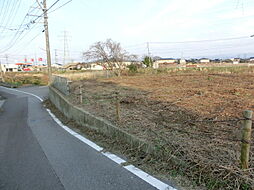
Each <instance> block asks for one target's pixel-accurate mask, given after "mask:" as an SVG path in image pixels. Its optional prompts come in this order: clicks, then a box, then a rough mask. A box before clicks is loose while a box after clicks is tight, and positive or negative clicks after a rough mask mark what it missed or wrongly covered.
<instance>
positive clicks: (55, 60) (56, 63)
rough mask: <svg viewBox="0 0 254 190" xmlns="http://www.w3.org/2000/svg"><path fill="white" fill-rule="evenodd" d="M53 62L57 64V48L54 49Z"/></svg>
mask: <svg viewBox="0 0 254 190" xmlns="http://www.w3.org/2000/svg"><path fill="white" fill-rule="evenodd" d="M55 64H58V59H57V49H55Z"/></svg>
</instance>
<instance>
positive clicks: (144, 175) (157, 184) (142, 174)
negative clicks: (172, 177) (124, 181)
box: [124, 165, 176, 190]
mask: <svg viewBox="0 0 254 190" xmlns="http://www.w3.org/2000/svg"><path fill="white" fill-rule="evenodd" d="M124 168H125V169H127V170H128V171H130V172H131V173H133V174H135V175H136V176H138V177H139V178H141V179H143V180H144V181H146V182H147V183H149V184H150V185H152V186H154V187H156V188H157V189H159V190H176V189H175V188H173V187H171V186H169V185H168V184H166V183H163V182H162V181H160V180H158V179H156V178H154V177H153V176H151V175H149V174H148V173H146V172H144V171H142V170H141V169H139V168H136V167H135V166H133V165H128V166H124Z"/></svg>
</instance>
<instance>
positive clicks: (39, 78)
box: [4, 72, 48, 87]
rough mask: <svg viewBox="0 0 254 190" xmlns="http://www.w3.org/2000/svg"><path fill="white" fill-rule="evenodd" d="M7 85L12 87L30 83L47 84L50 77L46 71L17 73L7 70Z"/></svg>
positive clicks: (5, 77)
mask: <svg viewBox="0 0 254 190" xmlns="http://www.w3.org/2000/svg"><path fill="white" fill-rule="evenodd" d="M4 79H5V83H4V84H5V85H7V86H11V87H21V86H29V85H39V86H42V85H47V84H48V77H47V75H46V74H44V73H33V72H31V73H20V72H19V73H15V72H7V73H5V76H4Z"/></svg>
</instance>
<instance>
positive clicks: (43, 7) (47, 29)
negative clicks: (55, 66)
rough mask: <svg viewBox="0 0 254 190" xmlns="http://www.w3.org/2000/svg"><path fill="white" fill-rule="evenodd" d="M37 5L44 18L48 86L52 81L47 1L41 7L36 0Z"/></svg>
mask: <svg viewBox="0 0 254 190" xmlns="http://www.w3.org/2000/svg"><path fill="white" fill-rule="evenodd" d="M36 1H37V3H38V5H39V6H40V8H41V9H42V11H43V18H44V32H45V39H46V52H47V65H48V77H49V84H50V83H51V81H52V67H51V54H50V44H49V26H48V9H47V1H46V0H43V6H42V5H41V4H40V2H39V1H38V0H36Z"/></svg>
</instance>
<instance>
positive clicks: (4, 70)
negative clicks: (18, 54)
mask: <svg viewBox="0 0 254 190" xmlns="http://www.w3.org/2000/svg"><path fill="white" fill-rule="evenodd" d="M0 72H4V73H5V72H6V68H5V65H4V64H0Z"/></svg>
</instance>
